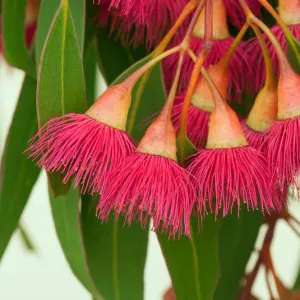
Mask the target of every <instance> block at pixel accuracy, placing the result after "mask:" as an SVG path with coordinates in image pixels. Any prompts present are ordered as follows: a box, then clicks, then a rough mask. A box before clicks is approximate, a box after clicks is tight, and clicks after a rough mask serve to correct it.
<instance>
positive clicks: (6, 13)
mask: <svg viewBox="0 0 300 300" xmlns="http://www.w3.org/2000/svg"><path fill="white" fill-rule="evenodd" d="M26 3H27V1H26V0H3V2H2V16H1V18H2V20H1V21H2V38H3V46H4V57H5V59H6V61H7V62H8V63H9V64H11V65H12V66H14V67H16V68H19V69H22V70H24V71H25V72H26V73H28V74H30V75H31V76H34V77H35V76H36V74H35V66H34V61H33V59H32V57H31V56H30V54H29V52H28V50H27V49H26V45H25V13H26Z"/></svg>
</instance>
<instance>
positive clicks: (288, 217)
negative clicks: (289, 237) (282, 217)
mask: <svg viewBox="0 0 300 300" xmlns="http://www.w3.org/2000/svg"><path fill="white" fill-rule="evenodd" d="M286 219H291V220H293V221H294V222H295V223H296V224H297V225H298V226H300V221H299V220H297V219H296V218H295V217H294V216H292V215H291V214H289V213H288V215H287V218H286Z"/></svg>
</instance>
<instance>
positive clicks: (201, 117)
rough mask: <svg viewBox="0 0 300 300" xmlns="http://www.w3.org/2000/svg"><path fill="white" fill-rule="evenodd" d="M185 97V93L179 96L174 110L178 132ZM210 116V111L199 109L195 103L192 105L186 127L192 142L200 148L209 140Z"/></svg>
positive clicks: (174, 121)
mask: <svg viewBox="0 0 300 300" xmlns="http://www.w3.org/2000/svg"><path fill="white" fill-rule="evenodd" d="M184 98H185V95H184V94H181V95H179V96H177V97H176V99H175V103H174V107H173V110H172V121H173V125H174V128H175V130H176V132H177V133H178V131H179V125H180V116H181V111H182V106H183V101H184ZM209 118H210V113H208V112H206V111H204V110H201V109H198V108H197V107H195V106H194V105H193V104H191V105H190V107H189V113H188V120H187V128H186V130H187V135H188V138H189V139H190V140H191V142H192V143H193V144H194V145H195V146H196V147H197V148H199V149H200V148H204V147H205V145H206V142H207V136H208V123H209Z"/></svg>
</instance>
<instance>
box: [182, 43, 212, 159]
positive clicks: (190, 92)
mask: <svg viewBox="0 0 300 300" xmlns="http://www.w3.org/2000/svg"><path fill="white" fill-rule="evenodd" d="M210 50H211V42H205V43H204V45H203V48H202V50H201V52H200V55H199V56H198V58H197V61H196V64H195V66H194V69H193V72H192V76H191V80H190V82H189V86H188V89H187V92H186V95H185V99H184V102H183V107H182V112H181V116H180V128H179V145H180V147H179V154H180V157H181V158H183V157H184V153H185V142H184V141H185V137H186V124H187V116H188V111H189V107H190V104H191V100H192V96H193V93H194V89H195V87H196V84H197V81H198V77H199V74H200V72H201V68H202V66H203V63H204V61H205V59H206V57H207V55H208V54H209V52H210Z"/></svg>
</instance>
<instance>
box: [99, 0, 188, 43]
mask: <svg viewBox="0 0 300 300" xmlns="http://www.w3.org/2000/svg"><path fill="white" fill-rule="evenodd" d="M94 2H97V1H94ZM187 3H188V0H176V1H169V0H151V1H148V0H99V1H98V4H99V14H98V20H99V22H100V24H102V26H103V25H104V26H108V25H109V26H110V28H111V31H112V32H117V35H118V36H120V37H121V38H122V39H124V40H126V41H127V42H130V43H132V44H133V45H134V46H138V45H140V44H146V46H147V47H148V48H149V47H152V46H153V45H157V44H158V43H159V42H160V41H161V40H162V38H163V36H164V34H165V33H166V32H167V31H168V30H169V29H170V28H171V26H172V25H173V24H174V23H175V22H176V20H177V18H178V17H179V15H180V13H181V11H182V10H183V8H184V7H185V5H186V4H187ZM109 20H110V22H109Z"/></svg>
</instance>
